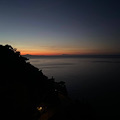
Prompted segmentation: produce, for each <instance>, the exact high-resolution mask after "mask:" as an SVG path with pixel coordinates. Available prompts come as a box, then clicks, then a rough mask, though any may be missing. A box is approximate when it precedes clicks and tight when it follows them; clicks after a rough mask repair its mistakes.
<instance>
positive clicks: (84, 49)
mask: <svg viewBox="0 0 120 120" xmlns="http://www.w3.org/2000/svg"><path fill="white" fill-rule="evenodd" d="M0 44H2V45H5V44H9V45H11V46H12V47H14V48H17V50H19V51H20V52H21V54H32V55H62V54H72V55H73V54H74V55H76V54H120V1H119V0H0Z"/></svg>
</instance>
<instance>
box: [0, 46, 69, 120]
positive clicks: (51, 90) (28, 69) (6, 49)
mask: <svg viewBox="0 0 120 120" xmlns="http://www.w3.org/2000/svg"><path fill="white" fill-rule="evenodd" d="M27 60H28V59H27V58H25V57H23V56H21V55H20V52H19V51H17V50H16V49H14V48H13V47H11V46H10V45H5V46H3V45H0V99H1V102H0V109H1V111H0V114H1V115H0V117H1V118H2V119H3V120H6V119H12V120H16V119H17V120H21V119H22V120H27V119H28V120H30V119H37V118H36V110H37V107H38V106H39V104H40V103H42V102H43V101H44V102H46V103H47V104H53V105H55V104H58V103H59V97H58V93H62V94H64V95H67V92H66V89H65V85H64V82H60V83H57V82H55V81H54V79H53V78H51V79H48V77H47V76H45V75H44V74H43V73H42V71H40V70H39V69H38V68H36V67H34V66H33V65H31V64H30V63H29V62H27Z"/></svg>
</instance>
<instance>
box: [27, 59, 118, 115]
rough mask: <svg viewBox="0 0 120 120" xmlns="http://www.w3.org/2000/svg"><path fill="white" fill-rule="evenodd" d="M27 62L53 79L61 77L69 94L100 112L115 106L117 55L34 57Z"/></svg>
mask: <svg viewBox="0 0 120 120" xmlns="http://www.w3.org/2000/svg"><path fill="white" fill-rule="evenodd" d="M29 61H30V63H31V64H33V65H34V66H36V67H38V68H39V69H42V70H43V73H44V74H45V75H46V76H48V77H49V78H51V77H52V76H53V77H54V78H55V80H56V81H61V80H62V81H65V82H66V86H67V89H68V92H69V95H70V97H72V98H74V99H80V100H81V99H84V100H86V101H88V102H89V104H91V105H92V106H94V107H95V109H96V110H97V111H98V112H97V114H98V115H100V116H102V115H103V116H104V115H106V116H108V115H113V116H114V115H115V114H117V111H115V110H114V111H113V109H117V107H120V106H119V101H120V98H119V95H120V88H119V85H120V84H119V83H120V82H119V80H120V58H50V57H49V58H36V59H35V58H34V59H32V58H31V59H30V60H29Z"/></svg>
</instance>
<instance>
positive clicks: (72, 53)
mask: <svg viewBox="0 0 120 120" xmlns="http://www.w3.org/2000/svg"><path fill="white" fill-rule="evenodd" d="M20 53H21V55H26V54H30V55H90V54H92V55H98V54H99V55H100V54H102V55H104V54H110V53H109V52H103V51H87V50H83V51H81V52H79V51H61V52H56V51H43V52H39V51H22V50H21V52H20Z"/></svg>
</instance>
